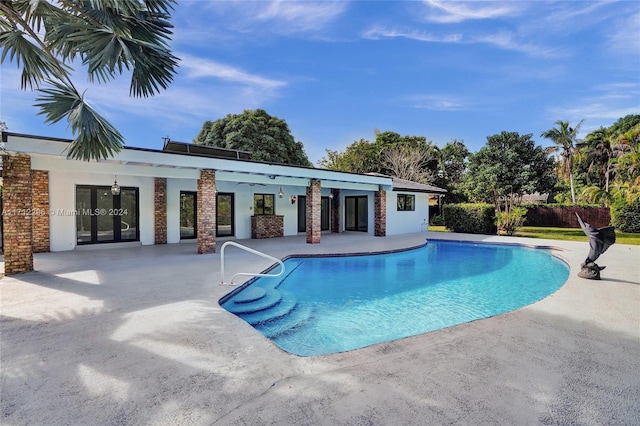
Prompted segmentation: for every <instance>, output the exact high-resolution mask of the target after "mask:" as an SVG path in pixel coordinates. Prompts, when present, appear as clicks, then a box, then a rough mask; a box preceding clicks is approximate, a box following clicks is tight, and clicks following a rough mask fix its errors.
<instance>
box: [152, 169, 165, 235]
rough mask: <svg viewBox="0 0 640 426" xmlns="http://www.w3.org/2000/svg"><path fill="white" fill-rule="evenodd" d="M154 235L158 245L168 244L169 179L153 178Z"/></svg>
mask: <svg viewBox="0 0 640 426" xmlns="http://www.w3.org/2000/svg"><path fill="white" fill-rule="evenodd" d="M153 184H154V201H153V203H154V206H153V207H154V209H153V216H154V217H153V218H154V225H153V226H154V233H155V243H156V244H167V178H159V177H154V178H153Z"/></svg>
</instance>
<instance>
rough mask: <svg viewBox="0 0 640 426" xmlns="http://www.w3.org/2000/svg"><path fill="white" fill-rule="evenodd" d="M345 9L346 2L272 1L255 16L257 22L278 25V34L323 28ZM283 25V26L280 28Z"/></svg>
mask: <svg viewBox="0 0 640 426" xmlns="http://www.w3.org/2000/svg"><path fill="white" fill-rule="evenodd" d="M345 9H346V2H342V1H340V2H327V1H323V2H307V1H305V2H293V1H281V0H274V1H271V2H269V3H268V4H266V5H265V6H264V8H263V9H262V10H261V11H259V12H258V14H257V15H255V19H256V20H258V21H263V22H266V21H271V22H275V23H278V25H279V32H285V33H286V32H305V31H315V30H319V29H321V28H323V27H325V26H326V25H327V24H329V23H331V22H332V21H333V20H334V19H335V18H337V17H338V16H340V15H341V14H342V13H343V12H344V11H345ZM282 25H284V26H282Z"/></svg>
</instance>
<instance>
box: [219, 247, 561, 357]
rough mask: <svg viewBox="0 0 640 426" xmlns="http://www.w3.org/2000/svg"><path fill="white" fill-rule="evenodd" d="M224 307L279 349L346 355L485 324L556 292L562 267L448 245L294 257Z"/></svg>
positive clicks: (547, 258)
mask: <svg viewBox="0 0 640 426" xmlns="http://www.w3.org/2000/svg"><path fill="white" fill-rule="evenodd" d="M284 264H285V269H286V272H285V274H284V276H281V277H277V278H271V277H268V278H267V277H261V278H258V279H255V280H251V281H249V283H248V285H244V286H242V287H241V288H240V289H238V290H236V291H234V292H232V293H230V295H227V296H225V297H223V298H222V299H221V300H220V303H221V305H222V307H223V308H225V309H226V310H228V311H229V312H232V313H234V314H236V315H238V316H239V317H240V318H242V319H244V320H245V321H247V322H248V323H249V324H251V325H253V326H254V327H255V328H256V329H257V330H258V331H260V332H261V333H262V334H263V335H264V336H266V337H268V338H270V339H271V340H273V342H275V343H276V344H277V345H278V346H279V347H280V348H282V349H283V350H285V351H287V352H291V353H293V354H296V355H300V356H312V355H323V354H329V353H335V352H344V351H348V350H353V349H357V348H362V347H365V346H369V345H373V344H376V343H381V342H385V341H390V340H395V339H399V338H403V337H408V336H413V335H417V334H422V333H426V332H428V331H433V330H437V329H440V328H445V327H450V326H453V325H457V324H461V323H464V322H469V321H473V320H477V319H481V318H487V317H491V316H494V315H498V314H501V313H505V312H509V311H512V310H514V309H518V308H520V307H523V306H526V305H529V304H531V303H533V302H536V301H538V300H540V299H542V298H544V297H546V296H548V295H549V294H551V293H553V292H555V291H556V290H558V289H559V288H560V287H561V286H562V284H564V283H565V282H566V280H567V278H568V276H569V268H568V266H567V265H566V264H565V263H564V262H563V261H561V260H559V259H558V258H556V257H554V256H552V254H551V250H549V249H534V248H528V247H521V246H507V245H498V244H482V243H467V242H451V241H429V242H428V244H426V245H424V246H422V247H419V248H415V249H411V250H406V251H401V252H394V253H386V254H370V255H359V256H337V257H292V258H289V259H287V260H285V261H284Z"/></svg>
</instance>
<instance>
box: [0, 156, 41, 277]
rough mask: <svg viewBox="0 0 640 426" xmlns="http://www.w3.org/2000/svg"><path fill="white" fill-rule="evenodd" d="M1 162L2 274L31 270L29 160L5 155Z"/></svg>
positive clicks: (25, 157) (31, 230) (31, 239)
mask: <svg viewBox="0 0 640 426" xmlns="http://www.w3.org/2000/svg"><path fill="white" fill-rule="evenodd" d="M2 162H3V194H2V202H3V206H2V207H3V210H4V211H3V212H2V220H3V226H4V227H3V231H4V247H3V248H4V262H5V263H4V273H5V274H7V275H12V274H17V273H20V272H28V271H33V252H32V250H33V247H32V246H33V216H32V214H31V213H32V209H33V204H32V185H31V179H32V178H31V158H30V157H29V156H28V155H13V156H8V155H5V156H3V157H2Z"/></svg>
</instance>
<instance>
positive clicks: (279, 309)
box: [238, 290, 298, 325]
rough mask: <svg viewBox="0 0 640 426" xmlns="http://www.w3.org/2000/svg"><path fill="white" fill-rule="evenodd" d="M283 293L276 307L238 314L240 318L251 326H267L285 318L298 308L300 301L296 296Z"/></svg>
mask: <svg viewBox="0 0 640 426" xmlns="http://www.w3.org/2000/svg"><path fill="white" fill-rule="evenodd" d="M274 291H277V290H274ZM267 293H268V292H267ZM281 293H283V294H282V295H281V297H280V301H279V303H277V304H276V305H274V306H271V307H270V308H268V309H263V310H260V311H257V312H252V313H244V314H238V316H239V317H240V318H242V319H243V320H245V321H246V322H248V323H249V324H251V325H257V324H266V323H269V322H271V321H275V320H277V319H280V318H282V317H284V316H285V315H287V314H289V312H291V311H292V310H293V309H294V308H295V307H296V304H297V303H298V301H297V299H296V298H295V296H294V295H293V294H291V293H289V292H286V291H282V292H281Z"/></svg>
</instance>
